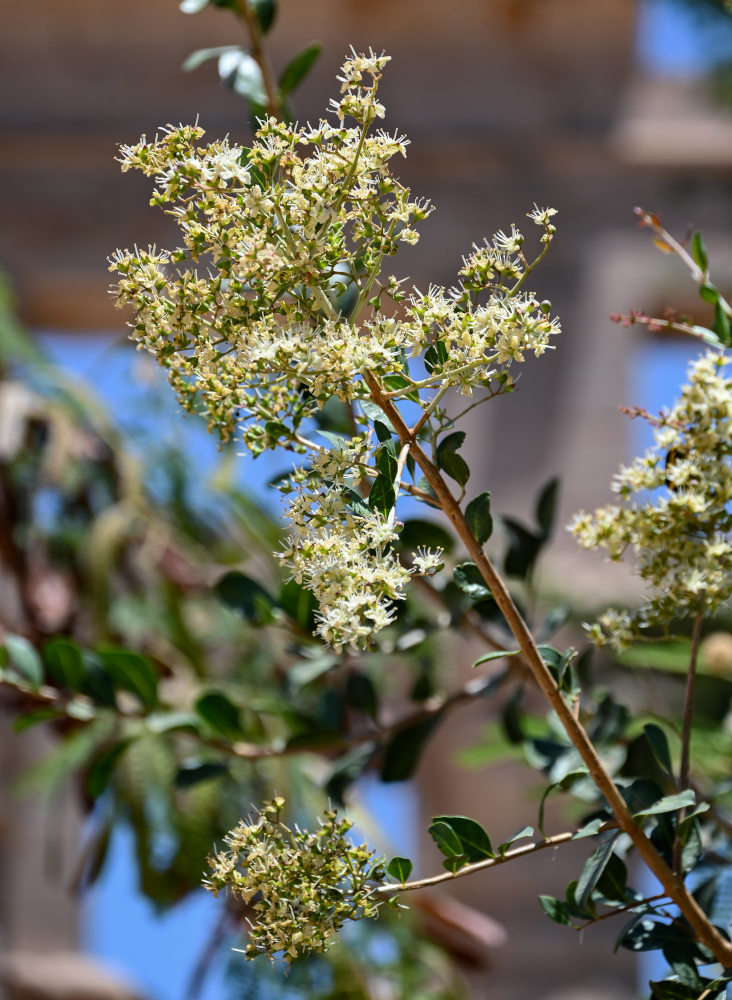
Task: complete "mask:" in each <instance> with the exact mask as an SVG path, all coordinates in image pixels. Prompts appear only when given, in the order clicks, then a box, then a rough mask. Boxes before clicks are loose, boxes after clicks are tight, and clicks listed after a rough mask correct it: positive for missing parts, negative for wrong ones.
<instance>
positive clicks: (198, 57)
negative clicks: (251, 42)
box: [181, 45, 241, 73]
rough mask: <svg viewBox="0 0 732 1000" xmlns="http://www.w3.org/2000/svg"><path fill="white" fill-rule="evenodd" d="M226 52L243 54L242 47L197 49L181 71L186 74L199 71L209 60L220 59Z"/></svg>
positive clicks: (220, 46) (224, 46)
mask: <svg viewBox="0 0 732 1000" xmlns="http://www.w3.org/2000/svg"><path fill="white" fill-rule="evenodd" d="M225 52H241V45H217V46H216V47H215V48H213V49H196V51H195V52H191V54H190V55H189V56H188V58H187V59H186V61H185V62H184V63H183V65H182V67H181V69H182V70H183V71H184V72H186V73H190V72H192V71H193V70H194V69H198V67H199V66H202V65H203V64H204V63H205V62H207V61H208V60H209V59H218V58H219V56H222V55H223V54H224V53H225Z"/></svg>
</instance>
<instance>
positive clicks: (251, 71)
mask: <svg viewBox="0 0 732 1000" xmlns="http://www.w3.org/2000/svg"><path fill="white" fill-rule="evenodd" d="M219 77H220V78H221V82H222V83H223V84H224V86H225V87H228V88H229V90H233V91H234V93H236V94H239V96H240V97H244V98H246V100H247V101H249V102H250V103H252V104H258V105H261V106H262V107H263V108H264V107H266V106H267V91H266V89H265V86H264V80H263V78H262V71H261V69H260V68H259V64H258V63H257V61H256V59H254V58H253V57H252V56H251V55H250V54H249V52H246V51H245V50H244V49H239V50H238V51H230V52H224V53H223V54H222V55H220V56H219Z"/></svg>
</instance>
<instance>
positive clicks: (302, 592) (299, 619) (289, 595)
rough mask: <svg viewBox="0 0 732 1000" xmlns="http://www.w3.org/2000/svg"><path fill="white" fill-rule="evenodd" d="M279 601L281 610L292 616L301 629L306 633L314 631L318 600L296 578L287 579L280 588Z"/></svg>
mask: <svg viewBox="0 0 732 1000" xmlns="http://www.w3.org/2000/svg"><path fill="white" fill-rule="evenodd" d="M279 603H280V607H281V608H282V610H283V611H284V612H285V613H286V614H287V615H289V616H290V618H292V620H293V622H295V624H296V625H297V626H298V627H299V628H300V630H301V631H303V632H305V633H306V634H307V635H310V634H312V633H313V632H314V631H315V612H316V611H317V610H318V600H317V598H316V596H315V594H314V593H313V592H312V590H308V589H307V587H303V586H302V584H300V583H298V582H297V580H288V582H287V583H284V584H283V585H282V589H281V590H280V593H279Z"/></svg>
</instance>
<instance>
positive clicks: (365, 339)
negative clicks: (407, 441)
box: [110, 53, 431, 453]
mask: <svg viewBox="0 0 732 1000" xmlns="http://www.w3.org/2000/svg"><path fill="white" fill-rule="evenodd" d="M386 61H387V57H386V56H376V55H374V54H373V53H371V54H370V55H369V56H356V55H355V54H353V56H352V58H351V59H349V60H348V61H347V62H346V63H345V65H344V67H343V73H342V79H343V88H344V96H343V99H342V100H341V101H340V103H339V104H338V108H339V119H340V121H339V124H337V125H331V124H330V123H328V122H326V121H321V122H319V124H318V125H317V126H315V127H312V126H303V127H299V126H297V125H288V124H285V123H283V122H278V121H276V120H275V119H273V118H272V119H269V120H268V121H265V122H263V123H262V125H261V127H260V128H259V130H258V132H257V136H256V140H255V142H254V145H253V146H252V148H251V149H246V148H243V147H239V146H235V145H231V144H230V143H229V142H228V141H227V140H223V141H221V142H212V143H209V144H207V145H201V144H200V143H201V139H202V138H203V135H204V133H203V129H201V128H200V127H199V126H198V125H195V126H191V125H180V126H169V127H168V128H167V129H165V130H164V131H163V132H162V134H161V135H158V136H156V137H155V139H154V140H153V141H152V142H150V141H148V140H147V139H146V138H145V137H144V136H143V138H142V139H141V140H140V142H139V143H137V144H136V145H134V146H123V147H122V149H121V156H120V159H121V162H122V168H123V170H129V169H132V168H134V169H139V170H141V171H142V172H143V173H145V174H146V175H148V176H152V177H154V178H155V184H156V188H155V192H154V194H153V198H152V202H153V204H157V205H160V206H162V207H163V208H164V210H165V211H166V212H167V213H168V214H170V215H172V216H173V218H174V219H175V220H176V222H177V223H178V225H179V227H180V230H181V233H182V241H183V242H182V245H181V246H180V247H179V248H177V249H176V250H174V251H173V252H170V253H168V252H164V253H157V252H156V251H154V250H153V249H147V250H138V249H135V250H133V251H117V253H116V254H114V256H113V257H112V258H111V260H110V265H111V266H110V270H112V271H115V272H117V274H118V275H119V280H118V283H117V285H116V286H115V288H114V289H113V291H114V294H115V295H116V299H117V304H118V305H119V306H126V305H128V304H129V305H132V307H133V309H134V311H135V321H134V323H133V324H132V328H133V337H134V339H135V340H137V342H138V346H139V347H140V348H141V349H145V350H148V351H150V352H151V353H152V354H154V355H155V357H156V358H157V360H158V361H159V363H160V364H161V365H162V366H163V367H164V368H166V369H167V370H168V372H169V377H170V381H171V383H172V384H173V386H174V388H175V390H176V392H177V394H178V396H179V399H180V401H181V402H182V404H183V405H184V406H186V407H187V408H188V409H190V410H202V411H203V412H205V413H206V415H207V416H208V419H209V425H210V427H211V429H215V430H217V431H218V432H219V433H220V434H221V435H222V437H223V438H228V437H230V436H231V435H232V434H233V433H234V432H235V430H236V429H237V427H243V428H246V425H247V424H248V423H254V424H257V425H259V426H262V425H263V424H264V423H266V422H267V421H270V422H272V423H280V424H281V425H283V427H284V428H285V429H284V430H282V429H281V431H280V433H279V434H275V435H272V434H265V435H262V434H261V433H254V434H252V433H247V432H246V430H244V440H245V443H247V445H250V446H253V450H254V452H255V453H257V451H259V450H261V448H262V447H269V446H273V445H277V444H281V443H283V441H285V440H287V439H288V438H289V440H290V441H291V442H293V441H294V440H295V438H296V436H297V428H296V426H294V424H293V419H295V418H297V419H298V420H301V419H304V416H305V415H306V414H307V413H312V411H313V408H315V407H317V406H318V405H322V403H323V402H325V401H326V400H327V399H328V398H330V397H331V396H333V395H336V396H338V397H339V398H341V399H343V400H349V399H352V398H354V396H356V395H358V393H359V392H361V393H362V392H363V391H364V390H363V385H362V383H360V382H359V375H361V374H362V373H363V371H365V370H367V369H368V370H371V371H375V372H379V373H380V374H389V373H396V374H398V373H399V372H400V371H401V368H402V363H401V360H400V359H401V356H402V355H401V352H402V351H403V349H404V347H405V343H404V341H403V334H404V331H403V330H401V329H400V328H399V327H396V326H394V327H393V328H392V329H391V331H389V332H387V331H386V330H385V328H384V327H383V325H379V324H375V325H374V326H371V327H369V326H364V327H363V328H359V327H358V326H357V325H355V323H351V322H349V316H350V315H351V313H353V314H355V313H357V312H358V311H359V309H360V307H361V305H363V303H364V302H365V300H366V297H367V295H368V292H369V290H370V287H371V285H372V284H373V282H374V280H375V279H376V276H377V274H378V271H379V265H380V262H381V261H382V260H383V258H384V257H386V256H390V255H392V254H394V253H396V251H397V249H398V247H399V244H400V243H404V242H407V243H413V242H414V241H415V240H416V239H417V231H416V229H415V223H416V222H418V221H419V220H421V219H424V218H425V217H426V216H427V215H428V214H429V212H430V211H431V206H430V205H429V204H428V203H426V202H422V201H414V200H412V199H411V196H410V192H409V189H408V188H406V187H404V185H402V184H401V183H400V182H399V181H398V180H397V179H396V178H395V177H394V175H393V173H392V171H391V167H390V161H391V160H392V159H393V157H394V156H396V155H404V154H405V151H406V140H405V139H404V138H403V137H400V136H398V135H389V134H387V133H385V132H382V131H377V132H373V133H372V132H371V123H372V120H373V118H374V117H381V115H382V113H383V112H382V110H379V109H380V105H378V102H377V101H376V93H377V89H378V80H379V78H380V76H381V70H382V68H383V66H384V65H385V63H386ZM367 78H368V81H369V82H368V83H367V82H365V81H366V79H367ZM368 108H371V111H368V110H367V109H368ZM372 112H373V113H372ZM346 117H351V118H355V119H356V124H355V126H352V127H346V126H345V125H344V124H343V120H344V118H346ZM189 262H190V263H189ZM191 265H193V266H191ZM304 393H305V395H306V396H307V398H308V399H309V401H310V406H309V407H304V405H303V394H304ZM272 394H273V396H274V398H271V395H272ZM280 407H284V410H285V414H286V417H287V419H285V420H284V421H282V420H279V418H278V416H277V414H278V410H279V408H280Z"/></svg>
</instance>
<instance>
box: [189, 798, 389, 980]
mask: <svg viewBox="0 0 732 1000" xmlns="http://www.w3.org/2000/svg"><path fill="white" fill-rule="evenodd" d="M284 806H285V800H284V799H282V798H276V799H273V800H272V801H270V802H266V803H265V804H264V805H263V807H262V809H261V811H260V813H259V815H258V816H256V817H254V818H253V819H251V820H250V821H244V820H242V822H241V823H239V825H238V826H236V827H235V828H234V829H233V830H232V831H231V832H230V833H229V834H227V836H226V837H225V843H226V849H225V850H223V851H221V852H220V853H219V854H217V855H216V856H215V857H213V858H209V865H210V867H211V874H210V875H209V876H208V877H207V878H205V879H204V885H205V886H206V888H207V889H209V890H210V891H211V892H213V893H214V895H216V894H218V893H219V892H220V891H222V890H226V889H228V890H229V891H230V892H231V893H232V894H233V895H234V896H235V897H237V898H238V899H241V900H242V901H243V902H244V903H248V904H249V905H250V907H251V910H252V912H253V914H254V919H253V920H251V921H250V925H251V926H250V929H249V942H248V944H247V947H246V950H245V954H246V956H247V958H256V956H257V955H267V956H268V957H269V958H270V959H276V958H278V957H280V958H282V959H284V960H285V961H288V962H289V961H292V960H293V959H295V958H299V957H301V956H303V955H308V954H310V953H311V952H318V951H325V949H326V948H327V947H328V945H329V944H330V943H331V942H332V939H333V937H334V935H335V934H336V933H337V931H338V930H339V929H340V928H341V927H342V926H343V924H344V923H346V921H348V920H360V919H362V918H364V917H366V918H369V917H375V916H377V914H378V906H379V900H378V898H376V897H375V896H374V894H373V886H374V885H376V884H378V883H379V882H382V881H383V880H384V877H385V875H384V869H383V866H382V859H380V858H377V857H376V855H375V854H374V852H373V851H372V850H370V849H369V847H368V846H367V845H366V844H361V845H355V844H354V843H353V842H352V841H351V840H350V838H349V837H348V831H349V830H350V829H351V826H352V823H351V822H350V821H349V820H347V819H341V818H339V817H338V814H337V811H336V810H335V809H333V810H329V811H328V812H326V813H325V818H324V819H323V820H321V821H319V824H318V827H317V828H316V829H315V830H313V831H312V832H310V831H308V830H301V829H300V828H299V827H297V826H296V827H295V828H294V830H292V829H290V827H288V826H286V825H285V824H284V823H283V822H282V820H281V819H280V815H281V813H282V810H283V808H284Z"/></svg>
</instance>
